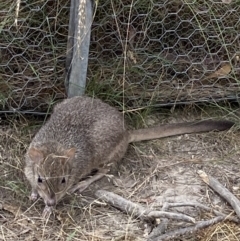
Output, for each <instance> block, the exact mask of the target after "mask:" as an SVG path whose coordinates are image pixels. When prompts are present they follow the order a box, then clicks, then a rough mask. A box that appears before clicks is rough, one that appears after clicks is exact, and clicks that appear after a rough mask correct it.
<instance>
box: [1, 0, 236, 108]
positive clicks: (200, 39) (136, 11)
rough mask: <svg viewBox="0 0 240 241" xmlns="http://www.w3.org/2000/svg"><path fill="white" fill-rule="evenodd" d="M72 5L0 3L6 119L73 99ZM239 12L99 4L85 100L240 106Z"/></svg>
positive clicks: (144, 1) (179, 4)
mask: <svg viewBox="0 0 240 241" xmlns="http://www.w3.org/2000/svg"><path fill="white" fill-rule="evenodd" d="M70 4H71V3H70V1H66V0H58V1H55V0H46V1H35V0H32V1H30V0H21V1H15V0H10V1H1V3H0V109H1V111H4V112H8V111H10V112H12V111H26V112H28V111H29V112H38V111H39V112H46V111H47V110H48V109H49V107H51V104H52V103H54V102H55V101H57V100H59V99H62V98H64V97H66V90H65V85H64V83H65V79H66V76H67V75H66V49H67V41H68V25H69V13H70ZM239 12H240V2H239V1H230V0H228V1H226V0H222V1H215V0H205V1H203V0H165V1H163V0H161V1H160V0H158V1H157V0H132V1H128V0H117V1H116V0H99V1H96V2H94V20H93V23H92V28H91V41H90V50H89V56H88V72H87V86H86V92H87V93H88V94H90V95H95V96H99V97H101V98H105V99H107V98H114V99H115V100H119V101H122V100H123V98H124V100H125V104H127V105H129V106H130V105H131V106H138V107H141V106H146V105H149V104H152V103H155V104H158V105H172V104H176V103H193V102H204V101H212V100H214V101H217V100H225V99H234V100H236V99H238V95H239V87H240V84H239V75H240V65H239V53H240V50H239V47H240V39H239V35H240V18H239ZM79 71H81V70H79Z"/></svg>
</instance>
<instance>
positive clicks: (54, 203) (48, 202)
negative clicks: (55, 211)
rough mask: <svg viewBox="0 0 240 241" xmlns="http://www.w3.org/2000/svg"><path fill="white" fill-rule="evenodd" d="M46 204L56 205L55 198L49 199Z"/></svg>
mask: <svg viewBox="0 0 240 241" xmlns="http://www.w3.org/2000/svg"><path fill="white" fill-rule="evenodd" d="M46 204H47V206H54V205H56V200H55V198H51V199H48V200H47V202H46Z"/></svg>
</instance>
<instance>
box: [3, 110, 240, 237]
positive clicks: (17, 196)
mask: <svg viewBox="0 0 240 241" xmlns="http://www.w3.org/2000/svg"><path fill="white" fill-rule="evenodd" d="M228 115H229V113H228V112H227V111H225V110H221V111H220V110H219V109H218V111H215V110H212V109H210V110H206V109H204V110H203V109H202V110H200V111H199V110H198V111H196V110H195V111H192V110H191V111H189V109H187V108H185V109H184V110H182V109H181V110H176V111H174V112H173V113H172V114H171V115H170V114H169V113H168V114H167V115H162V114H160V113H156V114H154V115H152V116H149V117H148V118H147V120H145V125H147V126H150V125H154V124H157V123H168V122H169V123H172V122H183V121H192V120H194V119H206V118H209V117H211V116H213V117H214V116H218V117H219V116H223V118H227V119H228V118H229V116H228ZM40 125H41V123H38V122H36V121H34V122H33V121H29V120H27V119H25V118H20V120H18V121H17V120H15V119H9V120H8V123H6V122H2V125H1V126H0V169H1V171H0V240H7V241H9V240H31V241H35V240H36V241H37V240H94V241H102V240H119V241H120V240H147V235H148V234H149V232H151V229H152V228H154V226H152V225H151V224H149V223H146V222H145V221H143V220H141V219H137V218H134V217H132V216H131V215H129V214H126V213H123V212H122V211H120V210H118V209H116V208H114V207H112V206H110V205H109V204H106V203H104V202H103V201H101V200H97V199H96V197H95V196H94V192H95V191H96V190H98V189H103V190H108V191H111V192H113V193H116V194H119V195H121V196H122V197H124V198H126V199H128V200H131V201H132V202H136V203H139V204H141V205H143V206H148V207H151V208H154V209H156V210H161V208H162V205H163V204H164V203H165V202H168V203H172V202H174V203H179V202H184V203H187V202H194V201H195V202H199V203H202V204H204V205H207V206H208V207H212V208H214V209H216V210H218V211H221V212H222V213H225V214H231V215H232V216H235V213H234V211H233V209H232V208H231V206H229V204H227V202H226V201H225V200H223V199H222V198H221V197H220V196H219V195H218V194H217V193H215V192H214V191H213V190H211V189H210V188H209V187H208V186H207V185H206V184H205V183H204V182H203V181H202V180H201V179H200V177H199V176H198V174H197V171H198V170H204V171H205V172H206V173H208V174H210V175H212V176H213V177H214V178H216V179H217V180H218V181H220V182H221V183H222V184H223V185H224V186H226V187H227V188H228V189H229V190H230V191H231V192H232V193H233V194H234V195H235V196H236V197H240V190H239V187H240V175H239V174H240V171H239V170H240V160H239V152H240V148H239V146H240V132H239V131H237V128H233V129H231V130H229V131H224V132H209V133H201V134H190V135H182V136H177V137H171V138H164V139H160V140H154V141H147V142H141V143H135V144H133V145H131V146H130V147H129V150H128V152H127V154H126V156H125V158H124V159H123V160H122V162H121V163H117V164H114V165H113V166H112V170H111V172H110V173H109V175H107V176H106V177H104V178H103V179H101V180H99V181H97V182H96V183H94V184H92V185H91V186H90V187H89V188H88V189H87V190H86V191H84V192H83V193H82V194H81V195H79V194H74V195H72V196H67V197H66V198H64V200H63V201H61V202H60V203H59V204H58V205H57V208H56V211H55V213H54V215H52V216H51V217H50V218H49V220H43V219H42V218H41V214H42V211H43V208H44V204H43V202H42V200H41V199H39V200H38V201H36V202H35V203H32V202H31V201H30V200H29V198H28V196H29V193H30V186H29V184H28V183H27V181H26V179H25V177H24V175H23V167H24V154H25V151H26V148H27V146H28V144H29V143H30V141H31V138H32V136H33V135H34V134H35V133H36V131H37V130H38V129H39V128H40ZM171 211H178V212H180V213H184V214H187V215H189V216H191V217H194V218H195V219H196V220H197V221H200V220H207V219H210V218H212V217H214V214H213V213H210V212H206V211H204V210H201V209H197V208H193V207H181V208H175V209H171ZM158 221H159V222H161V220H158ZM188 225H189V224H187V223H185V222H183V221H179V220H170V222H169V225H168V228H167V231H169V230H176V229H180V228H182V227H186V226H188ZM172 240H201V241H203V240H204V241H207V240H208V241H210V240H222V241H223V240H240V228H239V226H238V225H237V224H235V223H233V222H229V221H226V222H221V223H218V224H216V225H213V226H211V227H210V228H207V229H203V230H200V231H198V232H196V233H193V234H189V235H184V236H182V237H178V238H176V239H172Z"/></svg>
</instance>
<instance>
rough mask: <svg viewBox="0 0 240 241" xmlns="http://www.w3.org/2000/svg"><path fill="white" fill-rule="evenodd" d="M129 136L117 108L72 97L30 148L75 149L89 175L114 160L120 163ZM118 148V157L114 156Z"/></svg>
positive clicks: (79, 160)
mask: <svg viewBox="0 0 240 241" xmlns="http://www.w3.org/2000/svg"><path fill="white" fill-rule="evenodd" d="M126 135H127V134H126V131H125V128H124V118H123V115H122V114H121V113H120V112H119V111H117V110H116V109H115V108H113V107H111V106H109V105H108V104H106V103H104V102H102V101H101V100H99V99H93V98H90V97H73V98H70V99H66V100H64V101H63V102H61V103H60V104H57V105H56V106H55V107H54V110H53V113H52V115H51V117H50V119H49V120H48V121H47V123H46V124H45V125H44V126H43V127H42V128H41V129H40V130H39V132H38V133H37V134H36V136H35V137H34V139H33V141H32V143H31V146H36V145H39V144H40V143H51V142H56V143H59V144H60V145H62V146H63V147H64V148H66V149H67V148H72V147H75V148H76V160H77V162H79V163H78V164H79V165H81V164H82V166H85V169H87V171H89V169H92V168H95V167H96V165H98V164H101V163H103V162H109V161H112V160H111V159H113V158H115V159H116V160H114V161H118V160H119V159H120V158H121V157H122V155H124V153H125V151H126V149H127V145H128V142H127V140H125V139H126ZM119 144H120V150H119V153H114V149H115V148H116V146H119ZM53 152H54V150H53ZM80 162H81V163H80Z"/></svg>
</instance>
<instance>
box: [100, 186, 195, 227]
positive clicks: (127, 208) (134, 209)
mask: <svg viewBox="0 0 240 241" xmlns="http://www.w3.org/2000/svg"><path fill="white" fill-rule="evenodd" d="M95 195H96V196H97V197H98V198H100V199H102V200H104V201H105V202H107V203H109V204H111V205H112V206H114V207H116V208H119V209H120V210H122V211H124V212H126V213H128V214H130V215H133V216H134V217H137V218H148V219H149V218H150V219H151V218H171V219H177V220H182V221H185V222H189V223H195V219H194V218H192V217H189V216H187V215H185V214H179V213H173V212H165V211H156V210H151V209H149V208H145V207H143V206H141V205H140V204H136V203H133V202H131V201H129V200H126V199H124V198H123V197H121V196H119V195H117V194H114V193H112V192H108V191H104V190H98V191H96V192H95Z"/></svg>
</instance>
